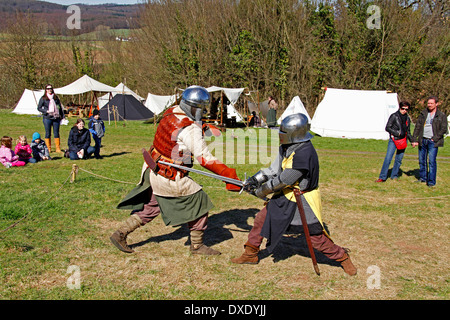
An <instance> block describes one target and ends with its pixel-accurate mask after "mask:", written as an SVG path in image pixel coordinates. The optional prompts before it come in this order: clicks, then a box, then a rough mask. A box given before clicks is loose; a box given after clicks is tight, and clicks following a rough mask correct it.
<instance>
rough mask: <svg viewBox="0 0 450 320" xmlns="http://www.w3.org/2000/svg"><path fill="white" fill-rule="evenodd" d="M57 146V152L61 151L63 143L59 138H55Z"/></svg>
mask: <svg viewBox="0 0 450 320" xmlns="http://www.w3.org/2000/svg"><path fill="white" fill-rule="evenodd" d="M55 146H56V152H59V153H61V145H60V140H59V138H55Z"/></svg>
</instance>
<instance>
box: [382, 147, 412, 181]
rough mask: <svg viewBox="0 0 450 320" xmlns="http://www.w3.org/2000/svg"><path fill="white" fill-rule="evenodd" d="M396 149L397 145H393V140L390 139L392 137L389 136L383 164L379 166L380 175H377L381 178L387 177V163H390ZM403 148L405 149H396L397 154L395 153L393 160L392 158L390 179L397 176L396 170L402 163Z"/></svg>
mask: <svg viewBox="0 0 450 320" xmlns="http://www.w3.org/2000/svg"><path fill="white" fill-rule="evenodd" d="M396 150H397V147H396V146H395V143H394V141H392V139H391V138H389V141H388V147H387V152H386V157H385V158H384V162H383V166H382V167H381V172H380V176H379V177H378V178H380V179H381V180H386V179H387V176H388V171H389V165H390V164H391V160H392V157H393V156H394V153H395V151H396ZM405 150H406V149H403V150H397V154H396V156H395V160H394V167H393V168H392V172H391V179H396V178H398V172H399V170H400V166H401V165H402V160H403V156H404V155H405Z"/></svg>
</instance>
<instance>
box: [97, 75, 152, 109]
mask: <svg viewBox="0 0 450 320" xmlns="http://www.w3.org/2000/svg"><path fill="white" fill-rule="evenodd" d="M114 89H116V90H117V91H115V92H111V93H107V94H105V95H103V96H101V97H100V98H98V107H99V109H101V108H102V107H103V106H104V105H105V104H107V103H108V102H109V100H111V99H112V98H114V96H115V95H116V94H118V93H119V94H128V95H132V96H133V97H135V98H136V100H138V101H139V102H144V101H145V98H143V97H141V96H140V95H138V94H137V93H136V92H134V91H133V90H131V89H130V88H128V87H127V86H126V85H125V84H123V83H122V82H121V83H119V84H118V85H117V86H116V87H115V88H114Z"/></svg>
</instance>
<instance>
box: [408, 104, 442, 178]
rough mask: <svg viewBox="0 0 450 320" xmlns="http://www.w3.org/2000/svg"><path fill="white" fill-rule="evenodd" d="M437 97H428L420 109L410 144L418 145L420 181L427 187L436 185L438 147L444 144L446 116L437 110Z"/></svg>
mask: <svg viewBox="0 0 450 320" xmlns="http://www.w3.org/2000/svg"><path fill="white" fill-rule="evenodd" d="M438 102H439V100H438V98H437V97H435V96H432V97H429V98H428V100H427V107H426V108H425V109H423V110H422V112H421V113H420V115H419V118H418V119H417V122H416V126H415V128H414V133H413V140H412V146H413V147H416V146H419V168H420V177H419V180H418V181H420V182H426V183H427V185H428V186H429V187H433V186H434V185H436V173H437V163H436V157H437V153H438V148H439V147H443V146H444V134H446V133H447V131H448V128H447V116H446V115H445V114H444V113H443V112H442V111H440V110H438V108H437V106H438Z"/></svg>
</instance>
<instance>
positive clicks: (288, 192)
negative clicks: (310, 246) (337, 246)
mask: <svg viewBox="0 0 450 320" xmlns="http://www.w3.org/2000/svg"><path fill="white" fill-rule="evenodd" d="M294 154H295V152H292V154H291V155H290V156H289V157H288V158H284V159H283V162H282V163H281V167H282V168H283V170H285V169H292V161H293V158H294ZM294 188H296V189H300V188H299V186H298V182H297V183H296V184H295V185H293V186H289V187H286V188H284V189H283V190H282V191H283V194H284V196H285V197H286V198H287V199H288V200H289V201H292V202H297V201H296V199H295V194H294ZM303 196H304V197H305V200H306V201H307V202H308V204H309V206H310V207H311V209H312V211H313V212H314V215H315V216H316V217H317V219H318V220H319V222H320V224H321V225H322V228H323V220H322V198H321V196H320V189H319V188H317V189H315V190H312V191H308V192H305V193H303ZM323 232H324V233H325V235H326V236H327V237H328V238H330V236H329V235H328V234H327V232H326V230H325V228H323ZM330 239H331V238H330Z"/></svg>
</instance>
